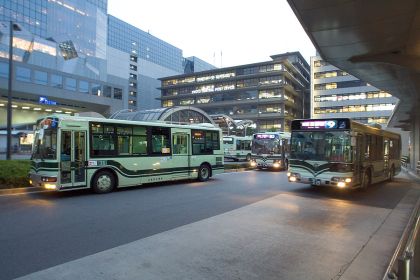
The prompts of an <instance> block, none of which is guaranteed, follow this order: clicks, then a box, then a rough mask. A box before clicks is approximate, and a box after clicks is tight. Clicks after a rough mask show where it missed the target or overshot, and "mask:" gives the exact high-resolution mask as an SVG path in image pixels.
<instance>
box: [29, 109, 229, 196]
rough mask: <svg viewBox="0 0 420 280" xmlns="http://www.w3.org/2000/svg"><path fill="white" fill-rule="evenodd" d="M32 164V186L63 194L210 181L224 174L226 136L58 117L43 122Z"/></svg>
mask: <svg viewBox="0 0 420 280" xmlns="http://www.w3.org/2000/svg"><path fill="white" fill-rule="evenodd" d="M31 161H32V163H31V170H30V174H29V176H30V183H31V185H32V186H36V187H43V188H46V189H52V190H57V191H65V190H75V189H84V188H92V189H93V190H94V191H95V192H97V193H106V192H110V191H112V190H113V189H114V188H117V187H128V186H136V185H140V184H144V183H152V182H163V181H173V180H181V179H198V180H199V181H206V180H208V179H209V178H210V177H211V176H213V175H216V174H218V173H222V172H223V171H224V165H223V141H222V131H221V130H220V129H219V128H216V127H214V126H213V125H211V124H197V125H172V124H166V123H163V122H162V123H161V122H138V121H126V120H114V119H104V118H87V117H75V116H68V115H52V116H48V117H46V118H43V119H41V120H39V121H38V123H37V129H36V131H35V141H34V145H33V154H32V160H31Z"/></svg>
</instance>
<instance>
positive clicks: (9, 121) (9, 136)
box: [6, 21, 21, 160]
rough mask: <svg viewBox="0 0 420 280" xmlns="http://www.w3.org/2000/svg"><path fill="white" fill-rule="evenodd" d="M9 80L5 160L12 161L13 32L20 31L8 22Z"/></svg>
mask: <svg viewBox="0 0 420 280" xmlns="http://www.w3.org/2000/svg"><path fill="white" fill-rule="evenodd" d="M9 30H10V33H9V79H8V87H7V145H6V159H7V160H10V159H12V154H11V152H12V83H13V31H14V30H16V31H20V30H21V29H20V28H19V26H18V25H17V24H16V23H13V21H10V25H9Z"/></svg>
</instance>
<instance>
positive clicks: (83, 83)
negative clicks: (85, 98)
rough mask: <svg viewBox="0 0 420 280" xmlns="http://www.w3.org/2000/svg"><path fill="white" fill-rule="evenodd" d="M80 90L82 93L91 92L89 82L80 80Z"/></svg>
mask: <svg viewBox="0 0 420 280" xmlns="http://www.w3.org/2000/svg"><path fill="white" fill-rule="evenodd" d="M79 91H80V92H82V93H89V82H87V81H79Z"/></svg>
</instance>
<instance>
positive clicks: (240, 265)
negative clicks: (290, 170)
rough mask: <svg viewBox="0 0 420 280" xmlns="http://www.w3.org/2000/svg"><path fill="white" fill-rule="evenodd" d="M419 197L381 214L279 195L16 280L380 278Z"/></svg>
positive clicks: (375, 210) (341, 203)
mask: <svg viewBox="0 0 420 280" xmlns="http://www.w3.org/2000/svg"><path fill="white" fill-rule="evenodd" d="M419 197H420V190H417V189H411V190H410V191H409V192H408V193H407V194H406V195H405V197H404V198H403V199H402V200H401V201H400V203H399V204H398V205H397V207H396V208H394V209H387V208H379V207H373V206H366V205H361V204H353V203H351V202H348V201H342V200H335V199H314V198H311V197H305V196H298V195H294V194H288V193H283V194H280V195H277V196H274V197H272V198H269V199H265V200H262V201H260V202H257V203H254V204H251V205H248V206H246V207H243V208H239V209H236V210H234V211H231V212H227V213H224V214H222V215H218V216H215V217H212V218H208V219H205V220H202V221H199V222H196V223H192V224H188V225H185V226H182V227H178V228H175V229H173V230H169V231H166V232H163V233H159V234H156V235H153V236H150V237H148V238H144V239H140V240H137V241H134V242H132V243H128V244H125V245H122V246H119V247H115V248H112V249H109V250H105V251H102V252H99V253H96V254H93V255H90V256H86V257H83V258H80V259H77V260H74V261H70V262H68V263H64V264H61V265H58V266H55V267H52V268H49V269H46V270H43V271H39V272H36V273H33V274H30V275H27V276H24V277H22V278H19V279H69V280H70V279H71V280H73V279H98V280H99V279H100V280H102V279H162V280H164V279H168V280H169V279H171V280H172V279H352V280H354V279H363V280H369V279H372V280H374V279H375V280H376V279H382V277H383V275H384V273H385V270H386V267H387V265H388V264H389V261H390V259H391V256H392V254H393V252H394V250H395V247H396V245H397V243H398V241H399V239H400V236H401V234H402V231H403V229H404V226H405V224H406V223H407V220H408V216H409V215H410V213H411V210H412V208H413V206H414V204H415V203H416V201H417V199H418V198H419ZM238 199H239V198H238ZM122 230H123V229H122Z"/></svg>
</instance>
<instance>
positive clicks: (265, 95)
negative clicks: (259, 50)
mask: <svg viewBox="0 0 420 280" xmlns="http://www.w3.org/2000/svg"><path fill="white" fill-rule="evenodd" d="M271 58H272V61H267V62H261V63H255V64H249V65H241V66H236V67H227V68H220V69H214V70H208V71H202V72H196V73H192V74H184V75H177V76H171V77H165V78H162V79H161V82H162V83H161V91H162V96H161V102H162V106H163V107H172V106H190V105H191V106H195V107H198V108H200V109H202V110H204V111H205V112H206V113H208V114H209V115H227V116H230V117H231V118H233V119H235V120H245V119H247V120H252V121H254V122H255V123H256V124H257V130H258V131H269V130H274V131H290V122H291V120H292V119H294V118H302V117H304V116H305V112H306V113H309V96H307V95H308V93H309V84H310V82H309V79H310V70H309V65H308V63H307V62H306V61H305V60H304V58H303V57H302V55H301V54H300V53H299V52H293V53H285V54H279V55H273V56H271ZM306 116H307V115H306Z"/></svg>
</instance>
